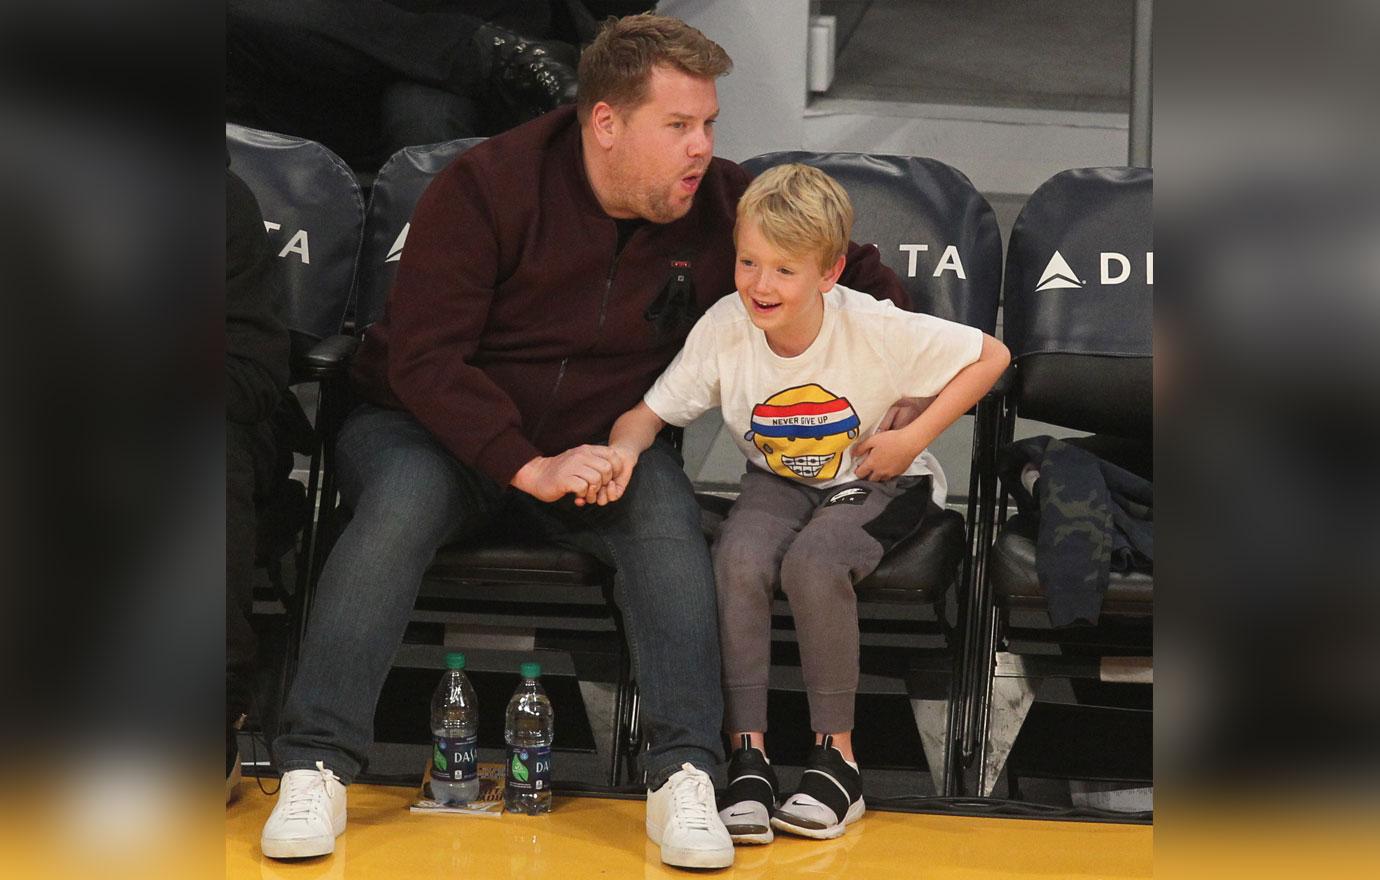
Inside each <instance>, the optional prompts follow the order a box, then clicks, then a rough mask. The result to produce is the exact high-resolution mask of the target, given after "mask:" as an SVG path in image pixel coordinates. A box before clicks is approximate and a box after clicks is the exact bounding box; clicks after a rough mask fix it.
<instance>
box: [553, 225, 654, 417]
mask: <svg viewBox="0 0 1380 880" xmlns="http://www.w3.org/2000/svg"><path fill="white" fill-rule="evenodd" d="M639 231H640V230H633V235H637V233H638V232H639ZM631 243H632V239H631V237H629V240H628V244H631ZM614 248H615V249H614V252H613V262H612V263H610V264H609V274H608V277H607V278H605V279H604V296H603V298H602V299H601V300H600V301H599V323H598V324H597V325H596V326H595V328H594V342H593V343H592V344H591V345H590V348H591V350H592V349H593V348H594V346H595V345H598V344H599V342H600V341H601V340H602V338H603V335H604V321H605V319H606V317H607V315H608V308H609V296H610V294H612V292H613V276H614V274H615V273H616V272H617V271H618V260H619V259H620V258H621V257H622V256H623V255H622V253H621V252H620V251H618V250H617V245H615V246H614ZM623 249H624V250H627V244H625V245H624V246H623ZM569 363H570V358H569V357H568V356H567V357H563V358H561V365H560V367H559V368H558V369H557V370H556V381H555V382H553V383H552V384H551V392H550V393H549V394H548V395H547V403H546V409H545V410H544V411H543V412H542V414H541V421H539V422H537V427H536V430H534V431H533V432H532V442H533V443H534V444H535V443H536V442H537V438H538V437H540V436H541V432H542V429H543V428H545V427H546V420H547V419H548V418H550V416H551V413H552V412H553V411H554V410H555V409H556V394H557V392H559V391H560V390H561V382H562V381H564V379H565V368H566V366H567V365H568V364H569Z"/></svg>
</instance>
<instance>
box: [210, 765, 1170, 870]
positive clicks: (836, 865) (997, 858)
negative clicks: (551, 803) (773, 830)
mask: <svg viewBox="0 0 1380 880" xmlns="http://www.w3.org/2000/svg"><path fill="white" fill-rule="evenodd" d="M265 784H266V785H268V786H269V788H270V790H272V786H273V785H276V781H266V783H265ZM240 790H241V795H240V798H239V800H238V801H236V802H235V803H234V804H232V805H231V806H230V807H228V808H227V810H226V819H225V857H226V878H227V880H242V878H256V880H257V878H265V880H266V878H342V880H344V878H352V880H361V878H442V877H445V878H452V877H453V878H509V877H511V878H521V880H541V878H560V880H581V878H585V877H646V878H653V877H656V878H661V877H675V878H680V880H684V878H685V877H687V876H688V874H687V872H683V871H678V870H675V869H672V868H667V867H666V866H664V865H662V864H661V862H660V860H659V859H658V856H657V849H656V847H654V846H652V844H651V843H650V842H649V841H648V840H647V838H646V835H645V834H644V833H643V827H642V821H643V809H644V805H643V803H642V802H641V801H632V800H610V799H604V798H557V800H556V804H555V809H554V810H553V811H552V812H551V813H550V814H548V815H545V816H521V815H508V814H504V815H502V816H499V817H497V818H492V817H474V816H447V815H415V814H412V813H410V812H408V810H407V807H408V805H409V804H410V803H411V801H412V799H413V795H414V794H415V791H414V790H413V789H410V788H394V787H384V786H370V785H355V786H351V788H350V789H349V798H350V807H349V829H348V830H347V831H346V833H345V835H344V836H343V837H341V838H340V839H339V840H338V841H337V842H336V852H335V855H333V856H327V857H324V858H319V859H306V860H301V861H297V862H275V861H273V860H271V859H266V858H264V857H263V855H262V854H261V853H260V852H259V830H260V828H261V827H262V826H263V822H264V819H265V818H266V817H267V816H268V812H269V810H270V809H272V806H273V798H272V797H269V796H266V795H264V794H263V793H262V792H260V791H259V788H258V786H257V785H256V784H255V783H254V780H252V779H246V780H245V781H244V783H243V784H242V785H241V788H240ZM1152 837H1153V830H1152V829H1151V828H1150V827H1149V826H1136V825H1110V824H1092V823H1082V822H1047V821H1031V820H1024V819H986V818H984V819H969V818H962V817H953V816H930V815H919V814H911V813H886V812H880V811H873V812H869V813H868V814H867V815H866V816H865V817H864V818H863V820H862V821H861V822H859V823H858V824H857V825H854V826H852V827H851V828H850V829H849V831H848V833H847V834H845V835H844V836H843V837H842V838H839V839H838V840H833V841H811V840H801V839H796V838H789V839H788V838H785V837H778V838H777V839H776V842H775V843H772V844H771V845H770V846H765V847H740V848H739V849H738V850H737V861H736V863H735V864H734V866H733V867H732V868H729V869H727V870H724V871H709V872H704V871H700V872H693V873H699V874H706V873H707V874H713V875H716V876H725V877H727V876H732V877H742V878H770V877H781V878H785V877H797V876H801V875H818V876H829V877H849V878H872V877H876V878H882V877H886V878H891V877H896V876H898V873H897V872H898V869H904V874H905V875H906V876H913V877H923V878H926V880H931V878H933V880H943V878H965V880H974V878H984V877H993V878H998V877H999V878H1012V877H1041V878H1054V877H1096V878H1108V880H1113V878H1129V877H1150V876H1151V875H1152V869H1151V841H1152Z"/></svg>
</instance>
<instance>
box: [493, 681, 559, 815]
mask: <svg viewBox="0 0 1380 880" xmlns="http://www.w3.org/2000/svg"><path fill="white" fill-rule="evenodd" d="M520 671H521V673H522V681H521V682H520V683H519V684H518V687H517V690H516V691H514V692H513V698H512V699H511V700H509V701H508V713H507V715H506V716H505V717H504V722H503V739H504V740H505V741H506V742H507V743H508V761H507V767H508V770H507V774H506V776H507V781H506V782H505V784H504V788H503V803H504V806H505V807H506V808H507V809H508V811H509V812H513V813H531V814H535V813H549V812H550V811H551V740H552V738H553V734H554V732H555V721H556V716H555V713H554V712H552V711H551V701H550V700H549V699H547V697H546V691H544V690H542V686H541V664H539V663H524V664H522V666H521V669H520Z"/></svg>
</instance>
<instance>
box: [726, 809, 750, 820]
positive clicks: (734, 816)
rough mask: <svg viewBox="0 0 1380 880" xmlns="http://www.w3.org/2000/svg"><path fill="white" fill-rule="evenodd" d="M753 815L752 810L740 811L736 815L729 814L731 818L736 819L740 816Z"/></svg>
mask: <svg viewBox="0 0 1380 880" xmlns="http://www.w3.org/2000/svg"><path fill="white" fill-rule="evenodd" d="M751 815H752V810H739V811H738V812H736V813H729V814H728V816H729V818H736V817H738V816H751Z"/></svg>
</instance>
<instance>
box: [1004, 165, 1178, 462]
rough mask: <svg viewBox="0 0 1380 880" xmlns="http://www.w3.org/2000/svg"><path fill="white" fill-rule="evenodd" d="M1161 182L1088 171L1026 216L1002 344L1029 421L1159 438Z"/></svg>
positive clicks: (1018, 231) (1035, 202)
mask: <svg viewBox="0 0 1380 880" xmlns="http://www.w3.org/2000/svg"><path fill="white" fill-rule="evenodd" d="M1153 182H1154V177H1153V174H1152V172H1151V171H1150V170H1149V169H1148V168H1079V169H1075V170H1072V171H1065V172H1062V173H1060V174H1056V175H1055V176H1054V177H1052V178H1050V179H1049V180H1048V181H1046V182H1045V183H1044V184H1042V185H1041V186H1040V188H1039V189H1037V190H1036V191H1035V192H1034V193H1033V194H1031V196H1030V199H1029V200H1028V201H1027V202H1026V204H1025V207H1024V208H1022V209H1021V213H1020V216H1019V217H1018V218H1017V219H1016V223H1015V226H1014V227H1013V228H1012V231H1011V244H1010V247H1009V248H1008V252H1007V260H1006V290H1005V293H1006V298H1005V314H1004V320H1003V327H1002V335H1003V339H1004V341H1005V342H1006V344H1007V346H1008V347H1009V348H1010V349H1011V353H1012V355H1013V358H1014V360H1015V362H1016V376H1017V383H1016V387H1015V394H1016V405H1017V409H1018V410H1019V412H1020V414H1021V415H1022V416H1024V417H1026V418H1033V419H1038V420H1040V421H1044V422H1050V423H1053V424H1057V425H1063V426H1065V427H1069V428H1074V429H1077V430H1083V431H1091V432H1097V433H1108V434H1115V435H1117V436H1121V437H1130V438H1149V437H1150V435H1151V433H1152V418H1151V412H1152V409H1153V404H1152V382H1151V364H1152V361H1151V357H1152V353H1151V335H1152V316H1153V305H1152V300H1153V293H1154V283H1155V282H1154V238H1153V232H1154V217H1153V211H1152V187H1153Z"/></svg>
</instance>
